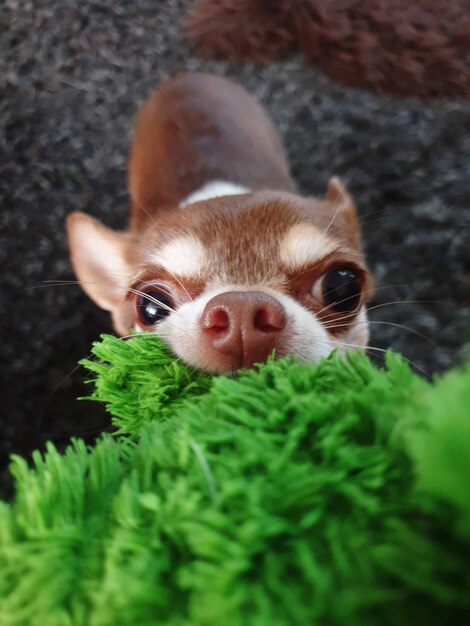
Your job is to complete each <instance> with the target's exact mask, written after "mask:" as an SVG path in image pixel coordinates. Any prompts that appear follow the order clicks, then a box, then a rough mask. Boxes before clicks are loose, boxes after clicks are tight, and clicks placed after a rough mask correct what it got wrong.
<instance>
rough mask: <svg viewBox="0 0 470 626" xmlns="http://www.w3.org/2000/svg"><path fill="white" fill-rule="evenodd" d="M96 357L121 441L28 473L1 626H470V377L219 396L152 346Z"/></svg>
mask: <svg viewBox="0 0 470 626" xmlns="http://www.w3.org/2000/svg"><path fill="white" fill-rule="evenodd" d="M94 355H95V357H94V360H89V361H86V362H85V366H86V367H87V368H88V369H89V370H90V371H91V373H92V378H93V382H94V385H95V391H94V394H93V398H94V399H96V400H99V401H102V402H105V403H106V404H107V406H108V409H109V410H110V412H111V414H112V415H113V420H114V423H115V425H116V427H117V431H118V433H119V434H118V436H110V435H106V436H103V437H102V438H101V440H100V441H99V442H98V443H97V444H96V445H95V446H94V447H91V448H87V446H86V445H85V444H84V443H83V442H82V441H80V440H77V441H73V442H72V443H71V445H70V447H69V448H68V449H67V450H66V452H65V453H64V454H59V453H58V452H57V451H56V450H55V448H54V447H53V446H52V445H49V446H48V449H47V452H46V453H45V454H44V455H41V454H39V453H36V454H35V455H34V464H33V465H34V466H33V467H32V468H30V467H29V466H28V464H27V462H26V461H25V460H23V459H21V458H15V459H14V460H13V463H12V472H13V474H14V477H15V479H16V493H15V496H14V498H13V500H12V502H11V503H0V625H2V626H23V625H24V626H26V625H28V626H29V625H31V626H121V625H123V626H124V625H125V626H150V625H152V626H157V625H158V626H160V625H162V626H170V625H171V626H281V625H282V626H295V625H299V626H307V625H319V626H323V625H324V626H330V625H331V626H333V625H341V626H369V625H370V626H378V625H380V626H386V625H390V626H392V625H393V626H397V625H403V626H405V625H406V626H408V625H412V624H418V625H420V624H423V625H426V626H433V625H442V626H444V625H447V624H452V626H456V625H462V626H464V625H465V626H468V624H469V623H470V410H469V407H470V367H469V366H467V367H465V368H462V369H460V370H456V371H452V372H450V373H448V374H447V375H446V376H444V377H442V378H440V379H438V380H436V381H435V382H434V383H428V382H426V381H424V380H422V379H421V378H419V377H418V376H416V375H415V374H413V373H412V372H411V371H410V369H409V367H408V366H407V364H406V363H405V362H404V361H403V360H402V359H401V358H400V357H399V356H397V355H393V354H389V355H388V357H387V362H386V368H385V369H383V370H382V369H378V368H377V367H375V366H374V365H372V364H371V363H370V361H369V360H368V359H367V357H365V356H363V355H361V354H354V355H351V356H349V357H347V358H346V359H341V358H339V357H337V356H335V355H333V356H331V357H330V358H328V359H326V360H324V361H323V362H321V363H320V364H319V365H317V366H310V365H301V364H297V363H294V362H291V361H289V360H282V361H271V362H269V363H267V364H265V365H262V366H260V367H259V370H258V371H247V372H243V373H242V374H240V376H238V377H237V378H228V377H217V378H213V379H212V378H209V377H208V376H205V375H203V374H200V373H195V372H194V371H192V370H190V369H188V368H186V367H185V366H183V365H182V364H181V363H179V362H176V361H174V360H173V359H172V358H171V356H170V355H169V354H168V353H167V352H166V349H165V348H164V347H163V345H162V344H161V343H160V342H159V341H158V340H157V339H155V338H153V337H150V336H139V337H136V338H134V339H132V340H130V341H128V342H123V341H120V340H118V339H116V338H113V337H104V338H103V340H102V342H101V343H97V344H96V345H95V346H94Z"/></svg>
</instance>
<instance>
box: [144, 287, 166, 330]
mask: <svg viewBox="0 0 470 626" xmlns="http://www.w3.org/2000/svg"><path fill="white" fill-rule="evenodd" d="M135 307H136V312H137V318H138V320H139V322H140V324H142V326H154V325H155V324H158V322H160V321H161V320H162V319H164V318H165V317H167V315H169V314H170V313H171V311H172V310H173V308H174V302H173V299H172V297H171V296H170V294H169V293H168V289H166V288H165V287H158V286H155V285H151V286H148V287H147V288H144V289H142V290H140V291H139V294H138V295H137V298H136V301H135Z"/></svg>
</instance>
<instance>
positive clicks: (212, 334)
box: [200, 291, 286, 367]
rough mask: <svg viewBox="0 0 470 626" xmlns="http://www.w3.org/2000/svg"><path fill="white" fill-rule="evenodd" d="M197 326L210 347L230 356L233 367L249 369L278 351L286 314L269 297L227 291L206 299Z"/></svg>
mask: <svg viewBox="0 0 470 626" xmlns="http://www.w3.org/2000/svg"><path fill="white" fill-rule="evenodd" d="M200 324H201V328H202V330H203V333H204V335H205V337H206V339H207V340H208V341H209V342H210V344H211V345H212V347H213V348H215V349H216V350H217V351H218V352H220V353H222V354H225V355H230V356H231V357H233V359H234V362H235V364H236V367H250V366H252V365H253V364H254V363H258V362H261V361H264V360H266V358H267V357H268V356H269V354H271V352H272V351H273V350H275V349H277V348H279V344H280V338H281V334H282V331H283V330H284V328H285V326H286V314H285V310H284V307H283V306H282V304H281V303H280V302H279V301H278V300H276V299H275V298H273V297H272V296H270V295H268V294H265V293H262V292H258V291H228V292H226V293H222V294H219V295H217V296H215V297H214V298H212V299H211V300H209V302H208V303H207V304H206V306H205V308H204V311H203V313H202V316H201V320H200Z"/></svg>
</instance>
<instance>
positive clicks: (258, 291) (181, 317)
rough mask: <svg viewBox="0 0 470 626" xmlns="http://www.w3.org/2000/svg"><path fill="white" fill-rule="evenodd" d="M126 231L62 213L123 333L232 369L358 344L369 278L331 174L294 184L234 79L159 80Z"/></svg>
mask: <svg viewBox="0 0 470 626" xmlns="http://www.w3.org/2000/svg"><path fill="white" fill-rule="evenodd" d="M129 189H130V197H131V203H132V210H131V216H130V222H129V228H128V231H127V232H116V231H113V230H111V229H109V228H107V227H106V226H104V225H102V224H101V223H100V222H98V221H96V220H95V219H94V218H92V217H90V216H88V215H85V214H83V213H78V212H75V213H72V214H71V215H70V216H69V217H68V220H67V231H68V241H69V246H70V250H71V259H72V264H73V267H74V270H75V273H76V275H77V277H78V279H79V281H80V283H81V285H82V287H83V289H84V290H85V292H86V293H87V294H88V295H89V296H90V297H91V298H92V299H93V300H94V301H95V302H96V303H97V304H98V305H99V306H100V307H102V308H103V309H106V310H108V311H110V312H111V315H112V319H113V323H114V327H115V330H116V331H117V333H118V334H120V335H122V336H123V335H128V334H129V333H130V332H132V331H139V332H142V331H145V332H152V333H155V334H156V335H157V336H159V337H161V338H162V339H163V340H164V341H165V342H166V343H167V344H168V345H169V347H170V348H171V350H172V351H173V352H174V354H175V355H177V356H178V357H180V358H181V359H182V360H183V361H185V362H186V363H188V364H190V365H192V366H194V367H196V368H198V369H202V370H206V371H209V372H219V373H220V372H232V371H235V370H238V369H240V368H245V367H251V366H253V365H254V364H255V363H259V362H262V361H264V360H266V358H267V357H268V356H269V355H270V354H271V353H272V352H273V351H274V352H275V354H276V356H277V357H282V356H286V355H291V356H293V357H296V358H298V359H300V360H303V361H310V362H316V361H317V360H318V359H320V358H321V357H324V356H326V355H328V354H329V353H330V352H331V351H332V350H333V349H336V348H338V349H340V350H347V349H351V348H365V347H366V345H367V341H368V323H367V318H366V311H365V302H366V300H367V295H368V294H369V293H370V286H371V277H370V275H369V272H368V270H367V268H366V264H365V260H364V255H363V251H362V247H361V239H360V232H359V225H358V220H357V215H356V209H355V206H354V202H353V200H352V198H351V196H350V195H349V194H348V193H347V191H346V190H345V188H344V186H343V185H342V183H341V182H340V180H339V179H338V178H336V177H334V178H331V179H330V181H329V183H328V187H327V191H326V195H325V197H324V198H320V199H319V198H306V197H303V196H301V195H299V194H298V193H297V192H296V188H295V185H294V182H293V181H292V178H291V176H290V174H289V167H288V164H287V161H286V157H285V155H284V153H283V150H282V146H281V142H280V139H279V137H278V135H277V133H276V131H275V130H274V128H273V126H272V124H271V122H270V121H269V120H268V119H267V117H266V115H265V113H264V112H263V110H262V108H261V107H260V105H259V104H258V103H257V102H256V101H255V100H254V99H253V98H252V97H251V96H250V95H249V94H248V93H247V92H246V91H245V90H244V89H242V88H241V87H239V86H237V85H235V84H233V83H232V82H229V81H227V80H225V79H222V78H219V77H216V76H210V75H206V74H201V73H183V74H178V75H176V76H174V77H172V78H170V79H167V80H165V81H164V82H163V83H162V84H161V85H160V87H159V88H158V89H157V90H156V91H155V92H154V93H153V95H152V96H151V97H150V99H149V100H148V101H147V102H146V103H145V104H144V106H143V108H142V110H141V112H140V115H139V117H138V120H137V127H136V131H135V137H134V141H133V145H132V148H131V154H130V163H129Z"/></svg>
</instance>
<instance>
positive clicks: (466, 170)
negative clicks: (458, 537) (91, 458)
mask: <svg viewBox="0 0 470 626" xmlns="http://www.w3.org/2000/svg"><path fill="white" fill-rule="evenodd" d="M186 6H187V2H184V1H183V0H171V1H165V2H163V1H157V0H133V1H132V2H119V1H116V0H114V1H111V0H99V1H92V0H82V1H76V2H73V1H71V0H68V1H66V0H35V1H34V3H33V2H28V1H25V0H22V1H21V2H20V1H13V0H3V3H2V7H1V8H0V94H1V95H0V151H1V155H0V207H1V209H0V227H1V241H0V263H1V265H0V267H1V274H0V277H1V290H0V306H1V310H0V324H1V334H0V338H1V351H2V357H1V370H2V414H1V417H0V462H1V464H2V466H3V467H4V466H5V464H6V462H7V459H8V454H9V453H11V452H13V451H14V452H20V453H29V452H30V451H31V450H32V449H33V448H36V447H41V446H43V444H44V441H45V440H46V439H47V438H50V439H52V440H53V441H55V442H56V443H58V444H62V443H63V442H64V441H65V440H66V439H67V437H68V436H70V435H71V434H74V435H83V434H85V433H88V436H89V437H92V436H93V435H94V434H95V433H97V432H99V431H100V430H101V429H102V428H104V427H106V426H107V424H108V419H107V417H106V416H105V415H104V412H103V411H102V409H101V407H98V406H95V405H94V404H93V403H83V402H82V403H79V402H76V401H75V397H76V396H77V395H80V394H83V392H84V387H83V384H82V380H83V372H82V371H80V370H77V371H76V372H74V373H73V374H71V375H70V376H68V377H67V378H66V379H65V380H62V379H63V378H64V377H66V376H67V375H68V374H69V373H70V372H71V371H72V370H73V368H74V367H75V365H76V362H77V360H78V359H79V358H80V357H83V356H86V355H87V353H88V351H89V347H90V344H91V341H92V340H93V339H96V338H97V337H98V335H99V333H100V332H103V331H108V330H110V327H109V323H108V319H107V316H106V315H105V314H103V313H102V312H100V311H99V310H98V309H97V308H95V306H94V305H92V304H91V303H90V302H89V301H88V300H87V298H86V297H85V296H84V295H83V294H82V293H81V291H80V289H79V288H78V287H75V286H72V287H45V286H44V285H43V281H45V280H49V279H70V278H72V274H71V269H70V265H69V262H68V254H67V250H66V245H65V238H64V229H63V221H64V217H65V215H66V214H67V213H68V212H69V211H71V210H74V209H79V210H82V211H86V212H89V213H91V214H93V215H95V216H97V217H99V218H101V219H102V220H104V221H105V222H106V223H107V224H109V225H112V226H115V227H117V226H119V227H122V226H124V225H125V223H126V216H127V211H128V199H127V192H126V160H127V151H128V145H129V139H130V136H131V132H132V124H133V120H134V118H135V115H136V111H137V107H138V105H139V104H140V103H141V102H142V101H143V99H144V98H145V97H146V96H147V95H148V94H149V93H150V92H151V90H152V89H153V88H154V87H155V86H156V85H157V83H158V82H159V81H160V80H161V79H162V78H165V77H166V76H168V75H170V74H172V73H173V72H176V71H179V70H183V69H186V70H187V69H205V70H208V71H212V72H216V73H218V74H223V75H225V76H229V77H231V78H234V79H236V80H237V81H239V82H240V83H242V84H243V85H245V86H246V87H247V88H248V89H249V90H250V91H251V92H254V93H255V94H257V95H258V97H259V98H260V99H261V101H262V102H263V103H264V105H265V106H266V108H267V110H268V111H269V113H270V114H271V116H272V118H273V119H274V122H275V124H276V126H277V127H278V128H279V130H280V132H281V134H282V136H283V139H284V144H285V146H286V149H287V151H288V153H289V157H290V162H291V164H292V170H293V174H294V176H295V178H296V180H297V181H298V183H299V186H300V188H301V190H302V191H303V192H305V193H312V194H315V193H323V191H324V188H325V184H326V181H327V179H328V177H329V176H330V175H331V174H339V175H340V176H342V177H343V178H344V179H345V180H346V182H347V183H348V185H349V188H350V189H351V190H352V192H353V193H354V194H355V197H356V200H357V203H358V206H359V211H360V214H361V216H362V219H363V223H364V236H365V242H366V246H367V251H368V258H369V261H370V265H371V267H372V269H373V271H374V272H375V274H376V276H377V278H378V286H379V287H380V289H379V291H378V292H377V296H376V298H375V300H374V303H373V305H380V304H383V303H386V302H390V301H396V300H398V301H406V300H420V301H424V302H419V303H410V302H409V303H404V302H402V303H400V304H393V305H389V306H384V307H379V308H377V309H375V310H373V311H372V314H371V317H372V319H373V320H374V321H375V322H390V323H392V324H405V325H407V326H409V327H411V328H413V329H414V330H416V331H417V332H419V333H422V334H424V335H426V336H427V337H428V338H429V339H430V340H432V341H433V342H435V345H432V344H431V343H428V342H427V341H425V340H424V339H422V338H420V337H419V336H417V335H414V334H412V333H411V332H407V331H404V330H403V329H400V328H398V327H396V326H393V325H385V324H382V323H377V324H373V341H372V344H373V345H374V346H377V347H380V348H385V347H388V346H393V348H395V349H396V350H399V351H402V352H403V353H404V354H405V356H406V357H407V358H409V359H411V360H412V361H414V362H415V363H416V366H417V367H418V368H421V369H424V370H425V371H426V372H428V373H430V374H431V373H433V372H436V371H441V370H443V369H446V368H448V367H449V366H451V365H453V364H455V363H457V362H459V360H461V359H462V358H464V354H465V352H466V351H467V350H468V345H469V341H470V322H469V317H470V316H469V312H470V309H469V304H470V302H469V299H470V297H469V294H470V281H469V267H470V238H469V233H470V211H469V206H470V106H469V105H468V104H466V103H461V104H458V103H450V102H447V103H436V104H434V105H430V106H426V105H424V104H422V103H420V102H416V101H393V100H389V99H385V98H379V97H376V96H374V95H372V94H370V93H367V92H361V91H347V90H344V89H342V88H340V87H339V86H337V85H335V84H332V83H331V82H329V81H328V80H326V79H325V78H324V77H322V76H321V75H320V74H319V73H318V72H316V71H315V70H314V69H313V68H312V67H310V66H309V65H308V64H307V62H306V61H305V60H304V59H303V58H301V57H296V56H295V57H290V58H288V59H286V60H285V61H283V62H280V63H276V64H273V65H271V66H269V67H266V68H259V67H256V66H252V65H230V66H229V65H226V64H223V63H207V62H203V61H201V60H200V59H198V58H197V57H196V56H195V55H194V54H193V53H192V51H191V49H190V48H189V46H188V45H187V44H186V43H184V42H183V41H182V39H181V37H180V33H179V29H178V22H179V20H180V19H181V16H182V14H183V11H184V8H185V7H186ZM436 300H437V301H439V302H434V301H436ZM431 301H433V302H431ZM465 344H467V348H466V347H465ZM61 381H62V382H61ZM0 478H1V480H3V487H4V488H6V487H7V486H8V479H7V477H6V474H5V472H4V473H3V475H0Z"/></svg>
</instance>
